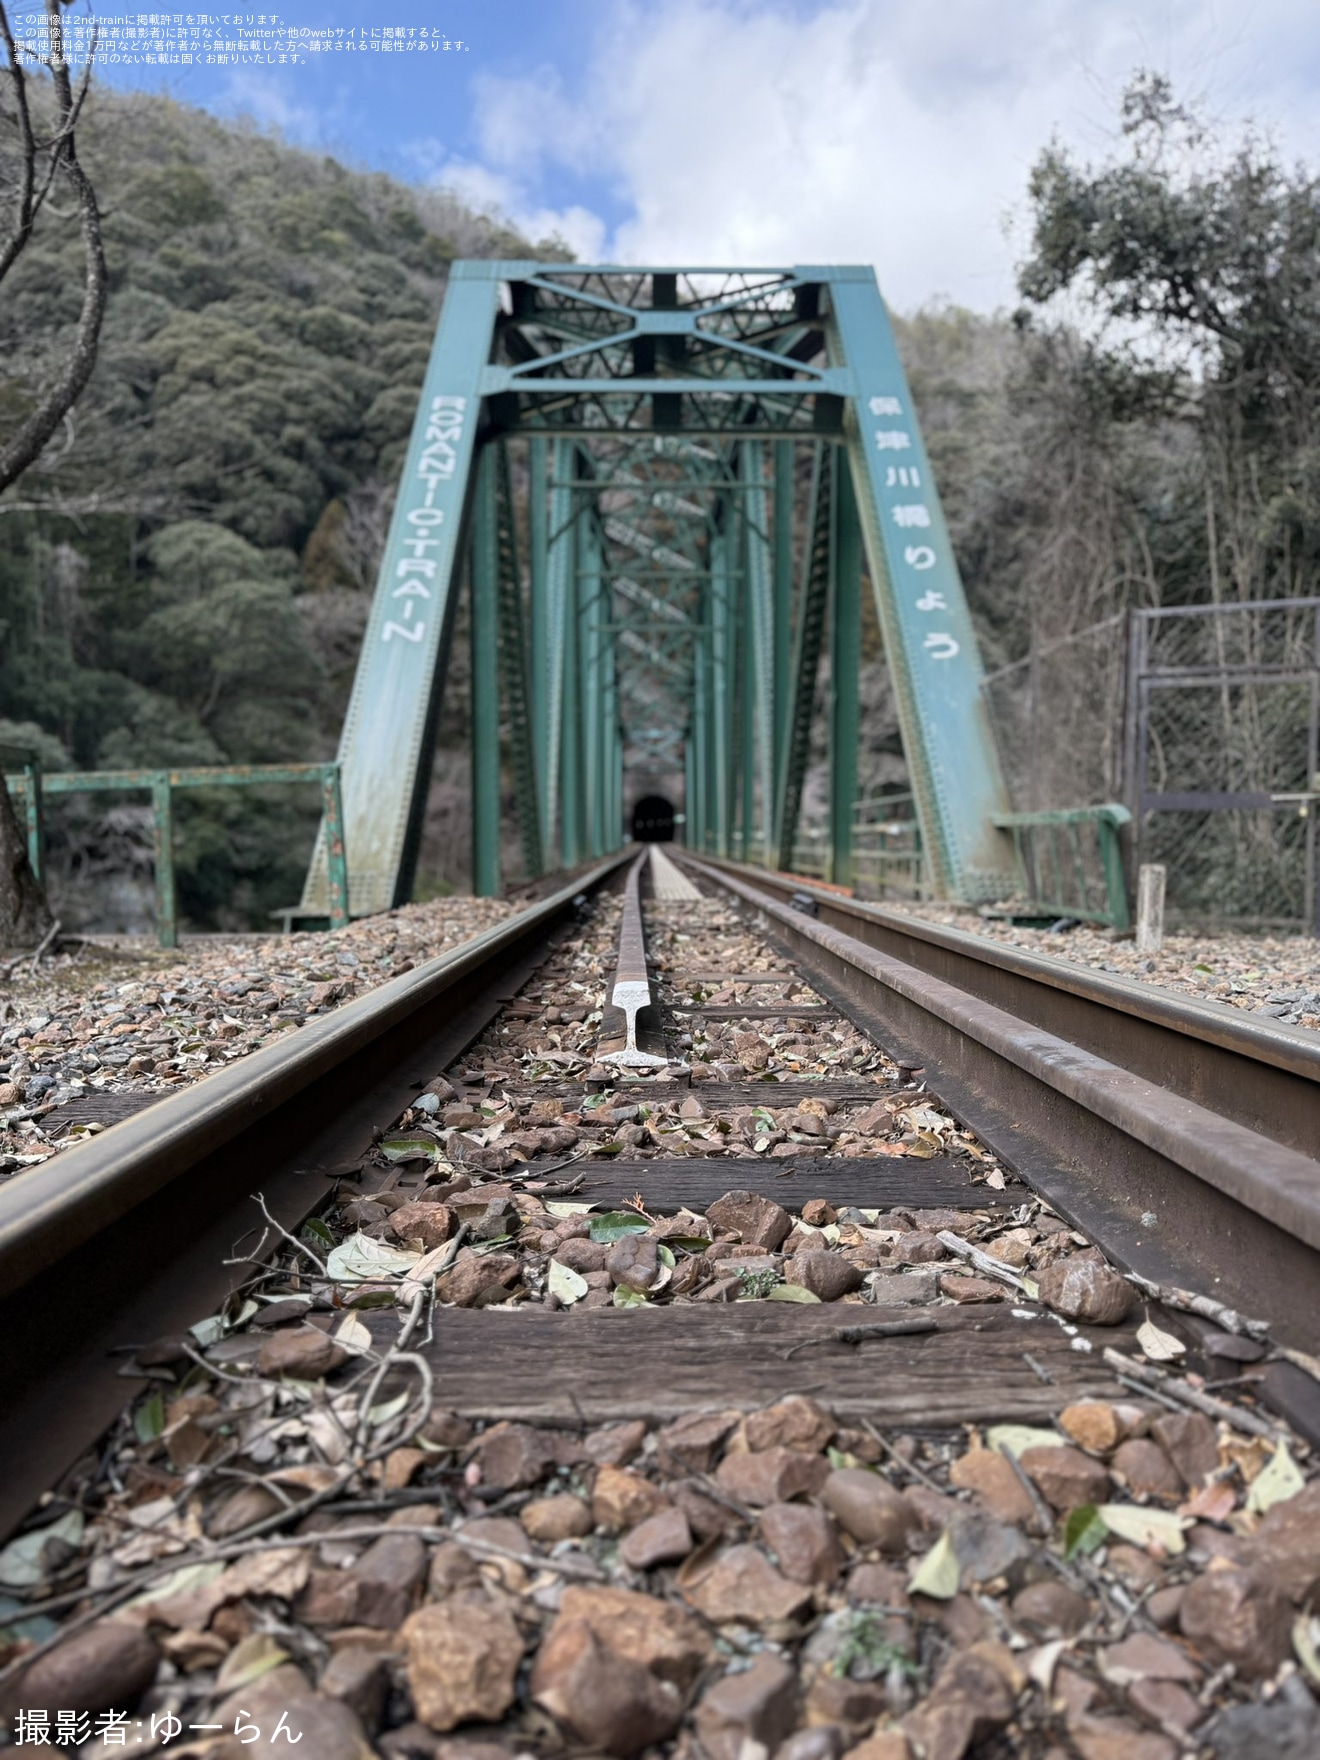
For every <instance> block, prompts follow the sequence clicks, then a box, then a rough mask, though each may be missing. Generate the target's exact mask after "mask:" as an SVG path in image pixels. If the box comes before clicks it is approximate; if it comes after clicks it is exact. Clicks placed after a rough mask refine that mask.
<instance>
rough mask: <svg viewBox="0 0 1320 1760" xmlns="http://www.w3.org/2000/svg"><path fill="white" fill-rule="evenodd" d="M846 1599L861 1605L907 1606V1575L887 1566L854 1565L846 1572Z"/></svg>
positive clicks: (891, 1566)
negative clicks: (876, 1603)
mask: <svg viewBox="0 0 1320 1760" xmlns="http://www.w3.org/2000/svg"><path fill="white" fill-rule="evenodd" d="M846 1588H847V1591H848V1599H849V1601H852V1602H854V1603H856V1604H857V1605H859V1606H860V1605H862V1604H864V1603H866V1602H872V1601H874V1602H879V1603H880V1604H881V1605H882V1606H884V1607H906V1606H907V1598H908V1593H907V1575H906V1573H905V1572H904V1571H902V1570H899V1569H897V1568H896V1567H895V1566H893V1565H888V1564H856V1565H854V1566H853V1568H852V1569H851V1570H850V1571H849V1572H848V1581H847V1584H846Z"/></svg>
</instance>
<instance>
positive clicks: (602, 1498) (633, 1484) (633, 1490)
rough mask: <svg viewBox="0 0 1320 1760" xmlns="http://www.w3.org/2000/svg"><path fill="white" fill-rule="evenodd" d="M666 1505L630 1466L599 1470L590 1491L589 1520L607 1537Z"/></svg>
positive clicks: (658, 1493) (645, 1480)
mask: <svg viewBox="0 0 1320 1760" xmlns="http://www.w3.org/2000/svg"><path fill="white" fill-rule="evenodd" d="M668 1502H669V1499H668V1498H667V1497H666V1496H665V1494H664V1492H663V1491H661V1490H660V1488H659V1486H657V1485H653V1484H652V1483H651V1481H650V1480H649V1479H646V1478H643V1476H642V1475H641V1474H640V1473H635V1472H634V1471H633V1470H632V1468H631V1467H611V1466H604V1467H601V1468H600V1469H599V1471H598V1472H597V1474H596V1481H595V1484H594V1485H593V1486H592V1488H591V1514H592V1517H593V1519H594V1520H595V1523H596V1526H597V1527H599V1528H604V1529H605V1530H606V1531H607V1532H608V1533H611V1534H617V1533H618V1532H619V1531H620V1530H621V1529H625V1528H635V1527H636V1526H637V1524H638V1523H639V1522H644V1521H645V1520H646V1519H647V1517H648V1516H653V1515H655V1514H657V1512H658V1511H660V1510H662V1509H664V1508H665V1507H666V1505H667V1504H668Z"/></svg>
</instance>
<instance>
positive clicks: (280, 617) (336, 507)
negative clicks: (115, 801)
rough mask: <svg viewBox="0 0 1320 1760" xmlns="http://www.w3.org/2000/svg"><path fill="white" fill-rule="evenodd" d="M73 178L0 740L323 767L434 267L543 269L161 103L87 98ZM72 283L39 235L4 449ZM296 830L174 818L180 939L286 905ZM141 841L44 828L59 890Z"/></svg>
mask: <svg viewBox="0 0 1320 1760" xmlns="http://www.w3.org/2000/svg"><path fill="white" fill-rule="evenodd" d="M79 150H80V155H81V158H82V162H83V164H84V165H85V166H87V168H88V170H89V172H90V174H91V175H92V177H93V178H94V180H95V184H96V188H97V192H98V195H99V198H100V202H101V207H102V211H103V214H104V229H105V244H106V254H107V258H108V262H109V268H110V275H111V294H110V299H109V305H108V309H107V315H106V320H105V327H104V331H103V335H102V341H101V348H100V357H99V361H98V364H97V368H96V373H95V376H94V378H93V381H92V384H91V387H90V390H89V392H88V393H87V394H86V395H85V396H84V398H83V399H82V401H81V402H80V404H79V405H78V406H77V408H76V409H75V411H74V413H73V417H72V418H71V420H70V422H69V423H68V424H67V429H66V432H65V434H64V436H63V438H62V439H61V440H60V441H57V442H56V443H55V444H54V445H53V446H52V447H51V448H49V449H48V452H47V455H46V457H45V458H44V459H43V461H42V463H41V465H40V466H39V467H38V468H36V469H33V470H31V471H29V472H28V474H27V476H26V477H25V478H24V479H23V480H22V482H21V483H20V484H19V485H18V486H17V487H16V488H15V489H13V490H11V491H10V492H9V493H8V494H7V495H6V496H4V497H3V498H0V717H3V723H0V737H5V736H6V730H7V734H8V737H10V738H14V737H19V733H18V730H19V728H22V729H24V730H25V737H26V738H27V739H28V740H29V741H31V739H32V738H33V737H34V735H35V732H36V730H40V733H41V734H42V735H44V737H43V738H42V739H41V741H40V743H41V745H42V747H43V752H44V756H45V760H46V762H47V763H48V764H50V765H57V766H67V765H70V764H72V765H77V766H79V767H85V768H96V767H100V768H105V767H109V766H114V765H127V764H138V765H147V764H178V763H196V764H214V763H227V762H232V763H248V762H263V761H289V760H292V759H297V758H304V757H313V756H321V755H325V754H328V753H329V752H332V751H333V749H334V743H335V739H336V736H337V733H338V722H339V715H340V712H341V710H342V704H343V696H344V690H345V687H346V682H347V678H348V677H349V676H350V675H351V669H352V663H353V659H354V658H355V649H356V643H357V639H358V637H359V635H360V632H361V628H362V624H363V622H364V620H365V615H366V607H367V596H366V590H367V589H369V586H370V584H371V582H372V578H373V575H374V565H375V554H376V550H377V547H378V545H379V544H380V542H381V540H382V538H383V534H384V525H385V521H386V519H387V518H388V509H389V497H390V494H391V489H390V485H391V483H392V479H393V477H394V474H395V472H396V470H397V466H398V461H399V456H400V451H401V448H402V445H403V443H404V441H405V440H406V437H407V432H408V428H409V425H410V423H411V420H412V414H413V410H414V407H415V404H416V397H417V388H418V385H419V383H420V380H421V376H422V373H423V370H424V368H425V364H426V359H427V354H428V351H429V348H430V343H431V337H432V333H433V331H434V327H435V319H436V314H437V312H438V310H439V306H440V300H441V296H442V294H443V290H444V284H445V275H446V270H447V266H448V264H449V263H450V261H451V260H452V259H453V258H454V257H456V256H520V257H528V256H535V255H545V256H563V255H564V254H565V253H564V251H563V250H562V248H561V247H559V246H557V245H556V244H554V243H551V244H548V245H540V246H538V245H534V244H532V243H530V242H529V241H528V240H526V239H523V238H520V237H518V236H516V235H514V234H512V233H511V232H509V231H507V230H505V229H502V228H501V227H499V226H498V225H496V224H495V223H492V222H490V221H488V220H485V219H482V218H481V217H479V216H477V215H474V214H472V213H470V212H469V211H467V210H466V209H464V208H463V207H462V206H460V205H459V204H458V203H457V202H455V201H454V200H452V199H451V198H450V197H448V196H446V195H443V194H436V193H433V192H428V191H421V190H416V189H410V188H406V187H404V186H403V185H401V184H399V183H396V182H394V181H393V180H391V179H390V178H387V177H384V176H380V175H368V174H363V173H359V172H354V171H351V170H349V169H346V168H345V167H344V166H342V165H340V164H338V163H336V162H335V161H334V160H333V159H329V158H318V157H315V156H313V155H310V154H307V153H303V152H299V151H297V150H295V149H293V148H291V147H288V146H285V145H283V144H282V143H281V142H280V141H278V140H277V139H274V138H272V137H270V136H268V135H264V134H261V133H259V132H257V131H255V130H254V129H251V128H243V127H233V126H226V125H225V124H223V123H221V122H219V121H217V120H216V119H215V118H213V117H211V116H209V115H206V114H204V113H203V112H201V111H198V110H192V109H188V108H186V107H184V106H182V105H179V104H175V103H172V102H170V101H168V100H166V99H160V98H153V97H144V96H140V95H130V96H121V95H118V94H114V93H111V92H108V91H105V90H98V91H96V92H95V93H94V94H93V98H92V100H91V103H90V105H89V108H88V111H87V114H86V119H85V120H84V122H83V123H82V124H81V125H80V129H79ZM79 271H80V259H79V246H78V240H77V237H76V234H75V233H74V232H73V230H72V229H70V228H64V227H61V226H60V224H59V222H58V221H57V220H56V219H54V218H52V217H51V216H49V215H47V216H44V217H43V221H42V223H41V226H40V228H39V231H38V234H37V237H36V240H35V243H34V244H33V246H32V247H30V248H29V250H28V251H27V253H26V254H25V256H24V258H23V259H22V260H21V262H20V265H19V267H18V268H17V269H16V270H15V271H14V272H13V273H12V274H11V275H10V276H9V278H8V279H7V281H6V283H5V298H4V301H3V303H2V304H0V419H5V420H6V421H8V420H9V419H10V418H12V417H16V416H18V415H19V414H20V413H21V412H22V411H23V409H24V406H25V399H26V397H27V395H28V389H29V387H30V386H31V385H33V384H34V383H35V382H36V380H37V378H38V376H39V375H40V372H41V370H42V367H43V365H44V364H45V362H46V361H47V360H48V359H49V358H50V357H51V356H52V355H54V354H56V353H57V352H58V350H59V348H60V346H61V343H62V341H63V332H62V329H61V326H66V325H71V324H72V322H73V321H74V319H75V318H76V314H77V307H78V300H79V297H80V272H79ZM304 796H305V798H300V797H304ZM126 805H127V803H126ZM313 806H314V803H313V800H312V798H311V791H297V796H295V795H290V794H288V793H284V794H282V795H281V796H279V797H272V798H271V799H270V800H263V801H261V802H253V801H252V800H251V799H250V797H249V798H248V799H242V798H240V797H237V796H230V797H218V798H215V799H208V800H206V801H205V802H198V801H197V800H195V799H194V800H189V801H186V802H185V804H184V807H183V812H182V822H181V834H182V837H181V852H180V873H181V881H182V885H183V893H184V900H183V902H184V908H185V911H186V912H187V914H188V915H189V916H190V917H191V918H192V919H193V920H194V921H197V922H200V923H203V924H205V923H207V922H211V923H220V922H222V921H223V922H225V923H230V924H234V923H239V922H242V921H244V920H252V919H253V917H254V914H255V915H256V916H257V917H259V916H260V913H261V912H263V911H264V910H267V909H270V908H273V907H274V906H276V905H280V904H287V903H290V902H292V900H293V899H295V898H296V897H297V894H298V892H299V890H300V888H301V876H302V867H303V864H304V862H305V856H306V846H307V840H308V837H309V836H310V827H311V825H312V824H313V823H314V818H315V814H314V810H313ZM141 820H142V814H141V813H140V812H138V811H136V810H129V811H127V812H119V813H117V814H115V815H112V819H111V822H110V823H109V824H108V825H107V824H106V823H105V815H104V802H101V803H100V804H99V806H98V807H97V809H96V810H95V811H93V810H92V808H91V807H90V806H85V807H83V808H80V809H77V810H75V811H73V812H72V814H70V813H68V812H65V813H64V814H62V815H58V816H57V824H56V834H57V837H59V838H61V839H63V840H65V841H66V844H67V847H66V848H65V849H64V851H63V855H64V860H65V866H66V867H68V866H69V865H70V864H72V866H73V867H75V868H78V869H80V870H83V871H85V872H86V873H87V876H88V878H90V874H91V871H92V870H95V869H97V868H105V869H107V870H115V869H121V868H123V866H124V864H125V862H126V861H129V862H130V863H131V858H132V854H133V851H134V850H135V849H136V850H139V851H140V850H141V846H142V836H141V830H142V825H141ZM94 826H95V827H96V829H95V832H93V827H94ZM111 846H113V847H111ZM139 865H141V861H140V857H139ZM126 884H127V887H128V892H130V893H131V892H132V891H133V884H132V882H131V881H130V882H125V881H124V880H121V881H120V887H121V891H122V890H123V888H124V886H125V885H126ZM139 890H140V889H139ZM144 903H145V898H144V899H142V900H140V901H139V906H138V908H139V911H140V908H141V905H142V904H144ZM74 908H76V905H75V907H74ZM132 909H133V905H132V900H131V898H129V897H128V895H127V893H126V894H125V895H124V896H123V897H122V898H121V900H120V910H119V914H120V916H123V915H124V914H125V912H127V913H128V914H129V915H131V914H132Z"/></svg>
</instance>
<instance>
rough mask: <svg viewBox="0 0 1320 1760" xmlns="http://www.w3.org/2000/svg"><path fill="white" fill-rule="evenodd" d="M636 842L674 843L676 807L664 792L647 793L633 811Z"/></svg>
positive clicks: (634, 839) (633, 828)
mask: <svg viewBox="0 0 1320 1760" xmlns="http://www.w3.org/2000/svg"><path fill="white" fill-rule="evenodd" d="M632 834H633V842H634V843H672V842H673V841H674V807H673V803H672V802H671V801H667V800H666V799H665V797H664V796H663V795H662V794H645V795H643V796H642V798H641V800H639V801H638V803H637V805H636V806H635V807H634V808H633V813H632Z"/></svg>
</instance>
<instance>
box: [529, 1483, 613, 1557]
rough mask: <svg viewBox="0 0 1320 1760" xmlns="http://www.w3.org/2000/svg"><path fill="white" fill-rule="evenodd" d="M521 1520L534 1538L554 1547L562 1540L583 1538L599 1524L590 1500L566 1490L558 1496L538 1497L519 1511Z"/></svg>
mask: <svg viewBox="0 0 1320 1760" xmlns="http://www.w3.org/2000/svg"><path fill="white" fill-rule="evenodd" d="M518 1520H519V1521H520V1522H521V1523H522V1525H523V1527H524V1528H526V1530H527V1532H528V1534H529V1536H530V1537H531V1538H532V1539H533V1540H539V1541H541V1542H542V1543H543V1544H544V1545H546V1546H554V1545H556V1544H557V1543H558V1542H559V1541H560V1540H579V1539H581V1538H582V1537H583V1536H584V1535H586V1534H589V1533H590V1532H591V1530H592V1529H593V1528H594V1527H595V1525H596V1524H595V1521H594V1520H593V1518H592V1514H591V1510H590V1509H589V1508H588V1506H587V1503H586V1500H585V1499H584V1498H581V1497H575V1496H574V1495H573V1494H572V1492H569V1491H565V1492H561V1493H558V1494H557V1495H556V1496H554V1497H534V1498H533V1499H532V1501H531V1502H530V1503H525V1504H524V1505H523V1507H522V1508H521V1509H520V1510H519V1512H518Z"/></svg>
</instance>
